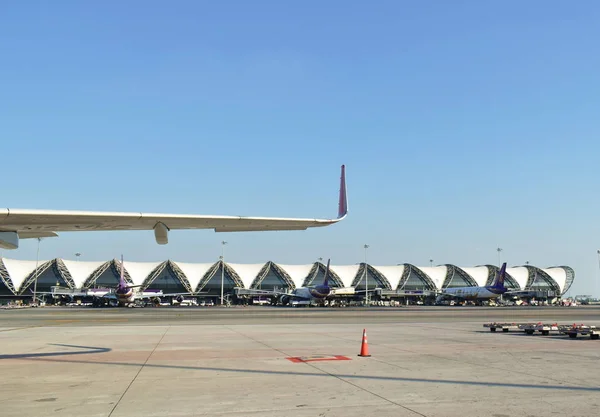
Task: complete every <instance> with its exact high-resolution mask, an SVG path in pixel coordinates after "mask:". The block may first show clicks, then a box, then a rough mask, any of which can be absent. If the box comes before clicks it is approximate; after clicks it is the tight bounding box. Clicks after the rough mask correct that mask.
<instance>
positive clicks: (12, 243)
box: [0, 232, 19, 250]
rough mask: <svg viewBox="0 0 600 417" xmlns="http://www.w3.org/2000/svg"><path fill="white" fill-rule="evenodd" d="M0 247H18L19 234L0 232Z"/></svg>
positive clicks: (10, 248)
mask: <svg viewBox="0 0 600 417" xmlns="http://www.w3.org/2000/svg"><path fill="white" fill-rule="evenodd" d="M0 248H2V249H8V250H12V249H18V248H19V235H18V234H17V232H0Z"/></svg>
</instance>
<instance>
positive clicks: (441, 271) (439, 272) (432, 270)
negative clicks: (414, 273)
mask: <svg viewBox="0 0 600 417" xmlns="http://www.w3.org/2000/svg"><path fill="white" fill-rule="evenodd" d="M418 268H419V269H420V270H421V271H423V272H424V273H426V274H427V275H428V276H429V278H431V280H432V281H433V283H434V284H435V287H436V288H437V289H438V290H440V289H442V284H443V283H444V280H445V279H446V275H447V274H448V267H447V266H445V265H442V266H433V267H432V266H424V267H420V266H419V267H418Z"/></svg>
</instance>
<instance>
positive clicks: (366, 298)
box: [363, 245, 369, 306]
mask: <svg viewBox="0 0 600 417" xmlns="http://www.w3.org/2000/svg"><path fill="white" fill-rule="evenodd" d="M363 247H364V248H365V303H366V305H367V306H368V305H369V284H368V281H367V278H368V276H369V273H368V271H367V249H369V245H365V246H363Z"/></svg>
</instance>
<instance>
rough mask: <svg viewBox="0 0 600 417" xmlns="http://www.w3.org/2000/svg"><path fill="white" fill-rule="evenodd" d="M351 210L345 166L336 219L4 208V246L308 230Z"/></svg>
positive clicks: (0, 221)
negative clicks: (98, 235) (116, 236)
mask: <svg viewBox="0 0 600 417" xmlns="http://www.w3.org/2000/svg"><path fill="white" fill-rule="evenodd" d="M347 213H348V201H347V196H346V172H345V166H344V165H342V167H341V177H340V190H339V205H338V216H337V218H335V219H300V218H277V217H241V216H208V215H186V214H155V213H137V212H136V213H118V212H114V213H112V212H93V211H63V210H28V209H25V210H23V209H8V208H7V209H0V248H3V249H17V248H18V247H19V239H31V238H40V237H53V236H57V234H56V232H75V231H109V230H110V231H112V230H154V235H155V239H156V242H157V243H158V244H160V245H165V244H167V243H168V233H169V231H170V230H182V229H188V230H189V229H213V230H214V231H215V232H256V231H276V230H306V229H308V228H311V227H323V226H329V225H331V224H334V223H337V222H339V221H341V220H343V219H344V218H345V217H346V215H347Z"/></svg>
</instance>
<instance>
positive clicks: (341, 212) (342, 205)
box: [337, 164, 348, 220]
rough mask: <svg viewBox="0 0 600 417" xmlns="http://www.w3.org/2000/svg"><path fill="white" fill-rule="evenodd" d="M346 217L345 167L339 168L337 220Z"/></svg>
mask: <svg viewBox="0 0 600 417" xmlns="http://www.w3.org/2000/svg"><path fill="white" fill-rule="evenodd" d="M347 215H348V196H347V193H346V165H345V164H343V165H342V167H341V174H340V196H339V202H338V216H337V219H338V220H342V219H343V218H345V217H346V216H347Z"/></svg>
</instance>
